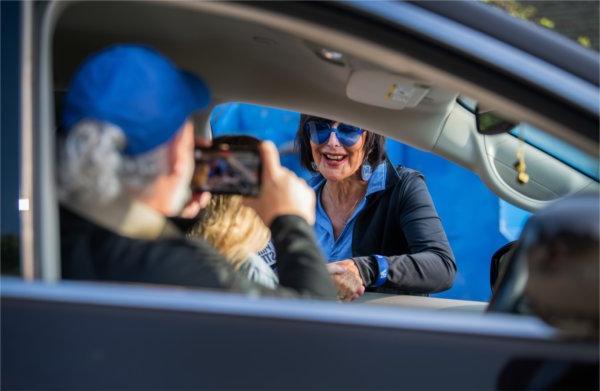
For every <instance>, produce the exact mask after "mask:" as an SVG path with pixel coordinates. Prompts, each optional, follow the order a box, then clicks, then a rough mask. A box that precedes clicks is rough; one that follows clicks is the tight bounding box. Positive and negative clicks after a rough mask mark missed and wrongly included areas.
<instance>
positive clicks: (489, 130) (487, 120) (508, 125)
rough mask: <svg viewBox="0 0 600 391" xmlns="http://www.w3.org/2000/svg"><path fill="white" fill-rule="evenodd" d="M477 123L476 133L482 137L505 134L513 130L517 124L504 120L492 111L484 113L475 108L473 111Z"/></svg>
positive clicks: (479, 108)
mask: <svg viewBox="0 0 600 391" xmlns="http://www.w3.org/2000/svg"><path fill="white" fill-rule="evenodd" d="M475 118H476V121H477V132H479V134H483V135H494V134H500V133H507V132H510V131H511V130H512V129H514V128H515V127H516V126H517V124H516V123H514V122H511V121H509V120H506V119H504V118H502V117H501V116H499V115H498V114H497V113H496V112H494V111H492V110H487V111H484V110H482V109H481V107H479V106H477V109H476V111H475Z"/></svg>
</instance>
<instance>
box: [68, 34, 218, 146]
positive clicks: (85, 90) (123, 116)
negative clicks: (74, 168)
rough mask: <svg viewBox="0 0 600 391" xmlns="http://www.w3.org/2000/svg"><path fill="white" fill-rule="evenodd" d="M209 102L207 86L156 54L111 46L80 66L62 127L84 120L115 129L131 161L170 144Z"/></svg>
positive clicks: (144, 48) (71, 125)
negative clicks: (191, 115)
mask: <svg viewBox="0 0 600 391" xmlns="http://www.w3.org/2000/svg"><path fill="white" fill-rule="evenodd" d="M209 102H210V91H209V90H208V87H207V86H206V84H204V82H203V81H202V80H200V79H199V78H198V77H197V76H195V75H193V74H192V73H189V72H185V71H182V70H180V69H178V68H177V67H176V66H175V64H173V63H172V62H171V61H170V60H169V59H167V58H166V57H164V56H163V55H161V54H160V53H158V52H156V51H155V50H153V49H151V48H148V47H145V46H140V45H129V44H123V45H115V46H111V47H108V48H106V49H104V50H102V51H100V52H98V53H96V54H94V55H92V56H91V57H89V58H88V59H87V60H85V62H84V63H83V64H82V65H81V67H80V68H79V70H78V71H77V73H76V74H75V76H74V77H73V80H72V81H71V86H70V88H69V91H68V92H67V96H66V98H65V103H64V111H63V121H62V124H63V127H64V130H65V131H66V132H67V133H68V132H69V130H70V129H71V128H72V127H73V126H74V125H75V124H77V123H78V122H79V121H81V120H84V119H91V120H97V121H102V122H109V123H111V124H114V125H116V126H118V127H119V128H121V130H122V131H123V132H124V134H125V136H126V138H127V145H126V147H125V150H124V151H123V152H124V154H126V155H132V156H133V155H139V154H141V153H144V152H147V151H150V150H152V149H154V148H156V147H158V146H159V145H162V144H164V143H165V142H166V141H168V140H170V139H171V137H173V136H174V135H175V133H177V131H178V130H179V129H180V128H181V126H182V125H183V124H184V122H185V121H186V119H187V118H188V117H189V116H190V114H192V113H193V112H195V111H197V110H200V109H203V108H205V107H206V106H207V105H208V103H209Z"/></svg>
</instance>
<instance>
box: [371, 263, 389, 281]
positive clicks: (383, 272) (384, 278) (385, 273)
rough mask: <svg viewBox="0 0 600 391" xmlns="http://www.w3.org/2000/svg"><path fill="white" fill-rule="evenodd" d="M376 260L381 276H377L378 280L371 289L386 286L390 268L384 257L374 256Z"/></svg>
mask: <svg viewBox="0 0 600 391" xmlns="http://www.w3.org/2000/svg"><path fill="white" fill-rule="evenodd" d="M373 257H374V258H375V260H376V261H377V266H378V270H379V274H377V280H376V281H375V282H374V283H373V284H371V288H378V287H380V286H382V285H383V284H385V282H386V281H387V277H388V269H389V267H390V265H389V263H388V260H387V258H386V257H384V256H383V255H373Z"/></svg>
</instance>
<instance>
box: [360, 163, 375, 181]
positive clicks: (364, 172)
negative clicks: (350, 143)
mask: <svg viewBox="0 0 600 391" xmlns="http://www.w3.org/2000/svg"><path fill="white" fill-rule="evenodd" d="M371 175H373V169H372V168H371V165H370V164H369V163H364V164H363V165H362V167H361V168H360V178H361V179H362V180H363V181H365V182H368V181H369V179H371Z"/></svg>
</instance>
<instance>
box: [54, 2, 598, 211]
mask: <svg viewBox="0 0 600 391" xmlns="http://www.w3.org/2000/svg"><path fill="white" fill-rule="evenodd" d="M213 6H216V7H217V8H219V7H223V6H224V5H223V4H219V5H215V4H213ZM190 7H191V8H190ZM194 7H196V8H194ZM225 8H227V5H225ZM218 11H219V12H216V13H215V12H214V10H213V9H211V8H210V7H206V4H202V6H200V5H194V6H193V7H192V5H190V4H186V6H183V5H182V4H178V3H174V4H169V5H166V6H165V4H162V3H160V2H155V3H151V4H146V3H144V4H143V7H141V4H140V3H137V2H119V3H105V2H83V3H73V4H72V5H71V4H70V5H69V6H67V7H66V9H64V11H63V13H62V14H61V16H60V18H59V20H58V21H57V24H56V31H55V35H54V45H53V46H54V47H53V61H54V68H53V71H54V82H55V86H54V88H55V90H59V91H61V90H63V91H64V90H65V89H66V88H67V85H68V80H69V78H70V75H72V74H73V72H74V71H75V69H76V67H77V65H78V64H79V63H80V62H81V61H82V60H83V59H84V58H85V57H86V56H87V55H89V54H90V53H92V52H94V51H96V50H99V49H101V48H103V47H106V46H108V45H110V44H111V43H116V42H137V43H143V44H149V45H151V46H153V47H156V48H157V49H159V50H160V51H162V52H164V53H165V54H166V55H168V56H169V57H171V58H172V59H174V60H175V62H176V63H177V64H178V65H179V66H181V67H182V68H185V69H188V70H192V71H194V72H196V73H197V74H199V75H201V76H202V77H203V78H204V79H205V81H206V82H207V83H208V85H209V86H210V88H211V91H212V93H213V107H214V105H216V104H218V103H219V102H228V101H241V102H248V103H255V104H262V105H265V106H270V107H278V108H284V109H289V110H294V111H298V112H305V113H310V114H315V115H320V116H324V117H329V118H335V119H338V120H341V121H344V122H348V123H352V124H354V125H357V126H361V127H364V128H366V129H370V130H373V131H376V132H378V133H380V134H383V135H386V136H390V137H392V138H394V139H396V140H399V141H401V142H403V143H406V144H408V145H411V146H414V147H417V148H419V149H422V150H426V151H431V152H434V153H435V154H438V155H440V156H442V157H444V158H446V159H448V160H451V161H454V162H455V163H457V164H459V165H461V166H463V167H466V168H468V169H470V170H472V171H475V172H476V173H477V174H478V175H479V176H480V177H481V178H482V179H483V180H484V181H485V182H486V184H487V185H488V186H490V188H491V189H492V190H493V191H495V192H496V193H497V194H498V195H500V196H501V197H503V198H505V199H507V200H510V201H512V202H514V203H516V204H517V205H519V206H520V207H522V208H524V209H527V210H536V209H539V208H541V207H543V206H544V205H545V204H546V201H549V200H552V199H555V198H557V197H559V196H562V195H566V194H570V193H575V192H579V191H582V190H589V189H590V186H591V187H592V188H597V187H598V183H597V182H595V181H591V180H590V179H589V178H587V177H585V176H584V175H582V174H580V173H578V172H576V171H574V170H570V169H569V167H567V166H566V165H564V164H562V163H561V162H559V161H556V160H555V159H554V160H553V159H552V158H550V157H548V156H547V155H544V154H541V153H539V152H536V151H535V149H534V148H531V147H528V146H526V147H525V148H526V149H528V150H530V152H529V153H528V154H529V155H530V156H535V158H534V159H533V160H532V161H531V162H530V164H529V170H531V172H533V173H534V174H535V175H534V179H533V180H532V181H530V182H529V183H528V184H527V185H520V184H518V183H517V182H516V181H515V180H514V177H515V175H514V169H513V168H512V161H513V160H514V155H515V151H516V150H517V148H518V142H517V140H515V139H511V138H512V137H511V136H506V135H501V136H505V137H504V138H502V137H495V138H488V144H486V145H485V146H483V147H482V146H481V145H480V144H478V143H477V142H476V141H475V140H474V137H473V135H472V133H473V126H474V117H473V115H472V114H471V113H469V112H467V111H466V110H464V109H463V108H462V107H460V105H458V104H456V98H457V96H458V93H456V92H453V91H452V90H451V89H447V88H445V87H439V85H440V84H452V81H448V80H445V76H444V75H440V74H439V72H438V73H436V72H432V71H431V70H428V67H427V66H426V65H423V64H417V63H415V62H413V61H411V60H410V59H408V58H405V57H403V56H402V55H401V54H400V53H398V52H393V53H388V52H386V51H383V50H382V49H381V48H378V47H376V46H375V45H372V44H371V45H368V44H365V45H362V46H360V45H358V43H357V41H354V42H352V43H351V44H350V43H348V42H344V40H343V39H341V38H339V37H337V38H335V37H333V38H331V37H330V38H329V40H328V41H327V40H325V39H321V40H319V38H318V37H320V36H324V31H317V33H318V34H317V35H315V37H314V38H312V39H307V38H306V37H303V36H301V35H300V34H292V33H290V32H289V31H284V29H283V28H276V27H273V25H267V24H266V22H264V23H259V22H256V21H251V20H248V19H243V18H240V17H239V15H232V14H227V13H226V12H224V11H223V10H220V9H218ZM221 11H223V12H221ZM272 24H276V23H275V22H273V23H272ZM334 38H335V39H334ZM330 42H333V44H332V45H333V46H329V45H330ZM342 44H343V45H344V46H340V47H342V48H343V50H341V49H340V51H341V52H343V54H344V55H345V57H344V58H343V60H342V61H341V64H340V63H332V62H329V61H326V60H324V59H323V58H321V57H320V56H318V55H317V52H318V51H319V50H321V49H332V48H333V49H335V48H336V47H337V46H335V45H342ZM359 46H360V47H359ZM361 71H363V72H364V71H372V72H375V73H378V72H379V73H380V74H383V75H401V77H403V78H404V79H406V80H409V81H411V82H413V83H414V84H415V85H419V86H421V85H423V86H426V88H428V89H429V90H428V92H427V95H426V98H424V99H422V100H421V101H420V102H419V104H418V105H417V106H416V107H414V108H403V109H401V110H390V109H387V108H384V107H380V106H378V105H373V104H364V103H361V102H359V101H356V100H354V99H350V98H349V97H348V93H347V90H348V89H349V88H350V85H349V84H348V83H349V81H348V80H349V78H351V77H352V76H354V73H357V72H361ZM444 82H445V83H444ZM454 84H455V83H454ZM463 87H465V88H467V86H464V85H463ZM467 89H468V88H467ZM209 113H210V108H209V110H206V111H205V113H201V114H200V115H199V116H198V117H197V119H196V123H198V124H200V123H201V121H202V120H206V119H207V118H208V116H209ZM457 119H458V120H457ZM205 128H206V127H205ZM481 148H486V149H487V148H491V150H481ZM488 154H489V155H491V156H493V159H492V162H493V167H490V166H489V165H485V164H482V163H484V161H485V160H488V159H489V158H488V157H487V155H488ZM557 172H562V173H563V175H555V174H556V173H557ZM563 177H564V178H566V177H569V178H572V179H570V180H568V181H564V180H562V179H561V178H563ZM509 188H512V189H509ZM515 190H516V192H515Z"/></svg>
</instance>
